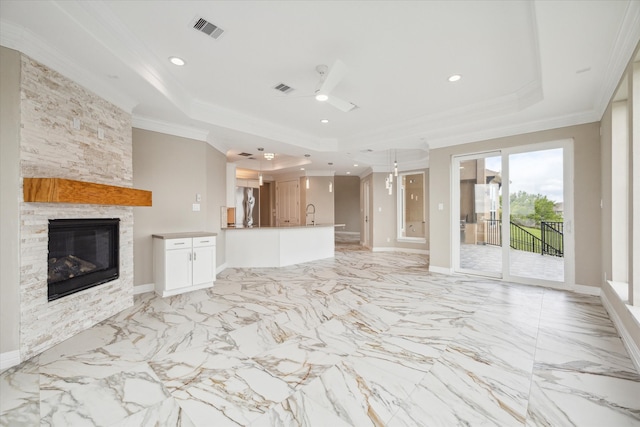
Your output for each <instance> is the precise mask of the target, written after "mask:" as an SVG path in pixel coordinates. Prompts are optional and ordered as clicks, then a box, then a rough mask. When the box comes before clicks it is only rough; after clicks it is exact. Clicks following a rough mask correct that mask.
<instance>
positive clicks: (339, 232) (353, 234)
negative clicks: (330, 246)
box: [336, 231, 360, 236]
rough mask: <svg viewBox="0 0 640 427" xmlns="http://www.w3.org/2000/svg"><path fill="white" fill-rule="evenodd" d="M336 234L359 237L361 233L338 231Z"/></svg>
mask: <svg viewBox="0 0 640 427" xmlns="http://www.w3.org/2000/svg"><path fill="white" fill-rule="evenodd" d="M336 234H346V235H347V236H359V235H360V232H359V231H336Z"/></svg>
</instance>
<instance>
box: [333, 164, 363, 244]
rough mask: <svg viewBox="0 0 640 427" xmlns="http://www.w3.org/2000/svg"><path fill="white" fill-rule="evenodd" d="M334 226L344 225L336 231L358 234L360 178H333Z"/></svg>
mask: <svg viewBox="0 0 640 427" xmlns="http://www.w3.org/2000/svg"><path fill="white" fill-rule="evenodd" d="M333 192H334V197H335V220H336V224H345V226H344V228H339V229H338V231H348V232H351V233H359V232H360V178H358V177H357V176H335V177H334V180H333Z"/></svg>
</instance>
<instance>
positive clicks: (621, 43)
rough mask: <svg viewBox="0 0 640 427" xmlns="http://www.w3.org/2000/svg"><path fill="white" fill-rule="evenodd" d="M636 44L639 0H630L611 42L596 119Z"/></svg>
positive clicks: (638, 40) (639, 40)
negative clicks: (614, 37)
mask: <svg viewBox="0 0 640 427" xmlns="http://www.w3.org/2000/svg"><path fill="white" fill-rule="evenodd" d="M638 44H640V2H638V1H630V2H629V3H628V5H627V11H626V13H625V15H624V19H623V21H622V26H621V27H620V31H619V32H618V36H617V37H616V40H615V42H614V43H613V46H612V50H611V58H610V59H609V61H607V64H608V67H607V69H606V71H605V78H604V80H603V84H602V86H601V87H600V93H599V95H598V96H596V103H595V105H594V110H595V111H596V113H597V114H598V116H599V119H598V120H600V119H601V118H602V115H603V114H604V111H605V110H606V109H607V106H608V105H609V101H610V100H611V98H613V95H614V93H615V91H616V89H617V88H618V84H619V83H620V80H621V79H622V78H623V76H624V73H625V70H626V68H627V65H628V64H629V61H630V60H631V62H633V57H632V55H633V53H634V52H635V50H636V48H637V47H638Z"/></svg>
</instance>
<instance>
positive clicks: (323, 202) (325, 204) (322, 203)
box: [300, 176, 335, 225]
mask: <svg viewBox="0 0 640 427" xmlns="http://www.w3.org/2000/svg"><path fill="white" fill-rule="evenodd" d="M331 181H333V177H330V176H310V177H309V189H308V190H307V189H306V187H305V178H304V177H303V178H301V180H300V207H301V210H302V211H301V214H300V215H301V216H300V224H301V225H302V224H311V221H312V220H314V216H313V215H311V214H310V215H308V216H307V215H306V207H307V205H308V204H313V205H314V206H315V208H316V214H315V223H316V224H333V223H334V222H335V221H334V218H335V217H334V197H333V196H334V194H335V193H330V192H329V183H330V182H331Z"/></svg>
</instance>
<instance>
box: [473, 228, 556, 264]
mask: <svg viewBox="0 0 640 427" xmlns="http://www.w3.org/2000/svg"><path fill="white" fill-rule="evenodd" d="M509 233H510V235H511V236H510V237H511V238H510V241H509V246H510V247H512V248H513V249H518V250H521V251H526V252H533V253H537V254H541V255H553V256H558V257H562V256H564V224H563V223H562V222H550V221H543V222H541V224H540V236H541V237H538V236H536V235H534V234H532V233H530V232H529V231H528V230H527V229H525V228H523V227H521V226H519V225H518V224H516V223H514V222H513V221H510V224H509ZM485 238H486V243H487V244H488V245H494V246H502V220H499V219H488V220H485Z"/></svg>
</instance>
